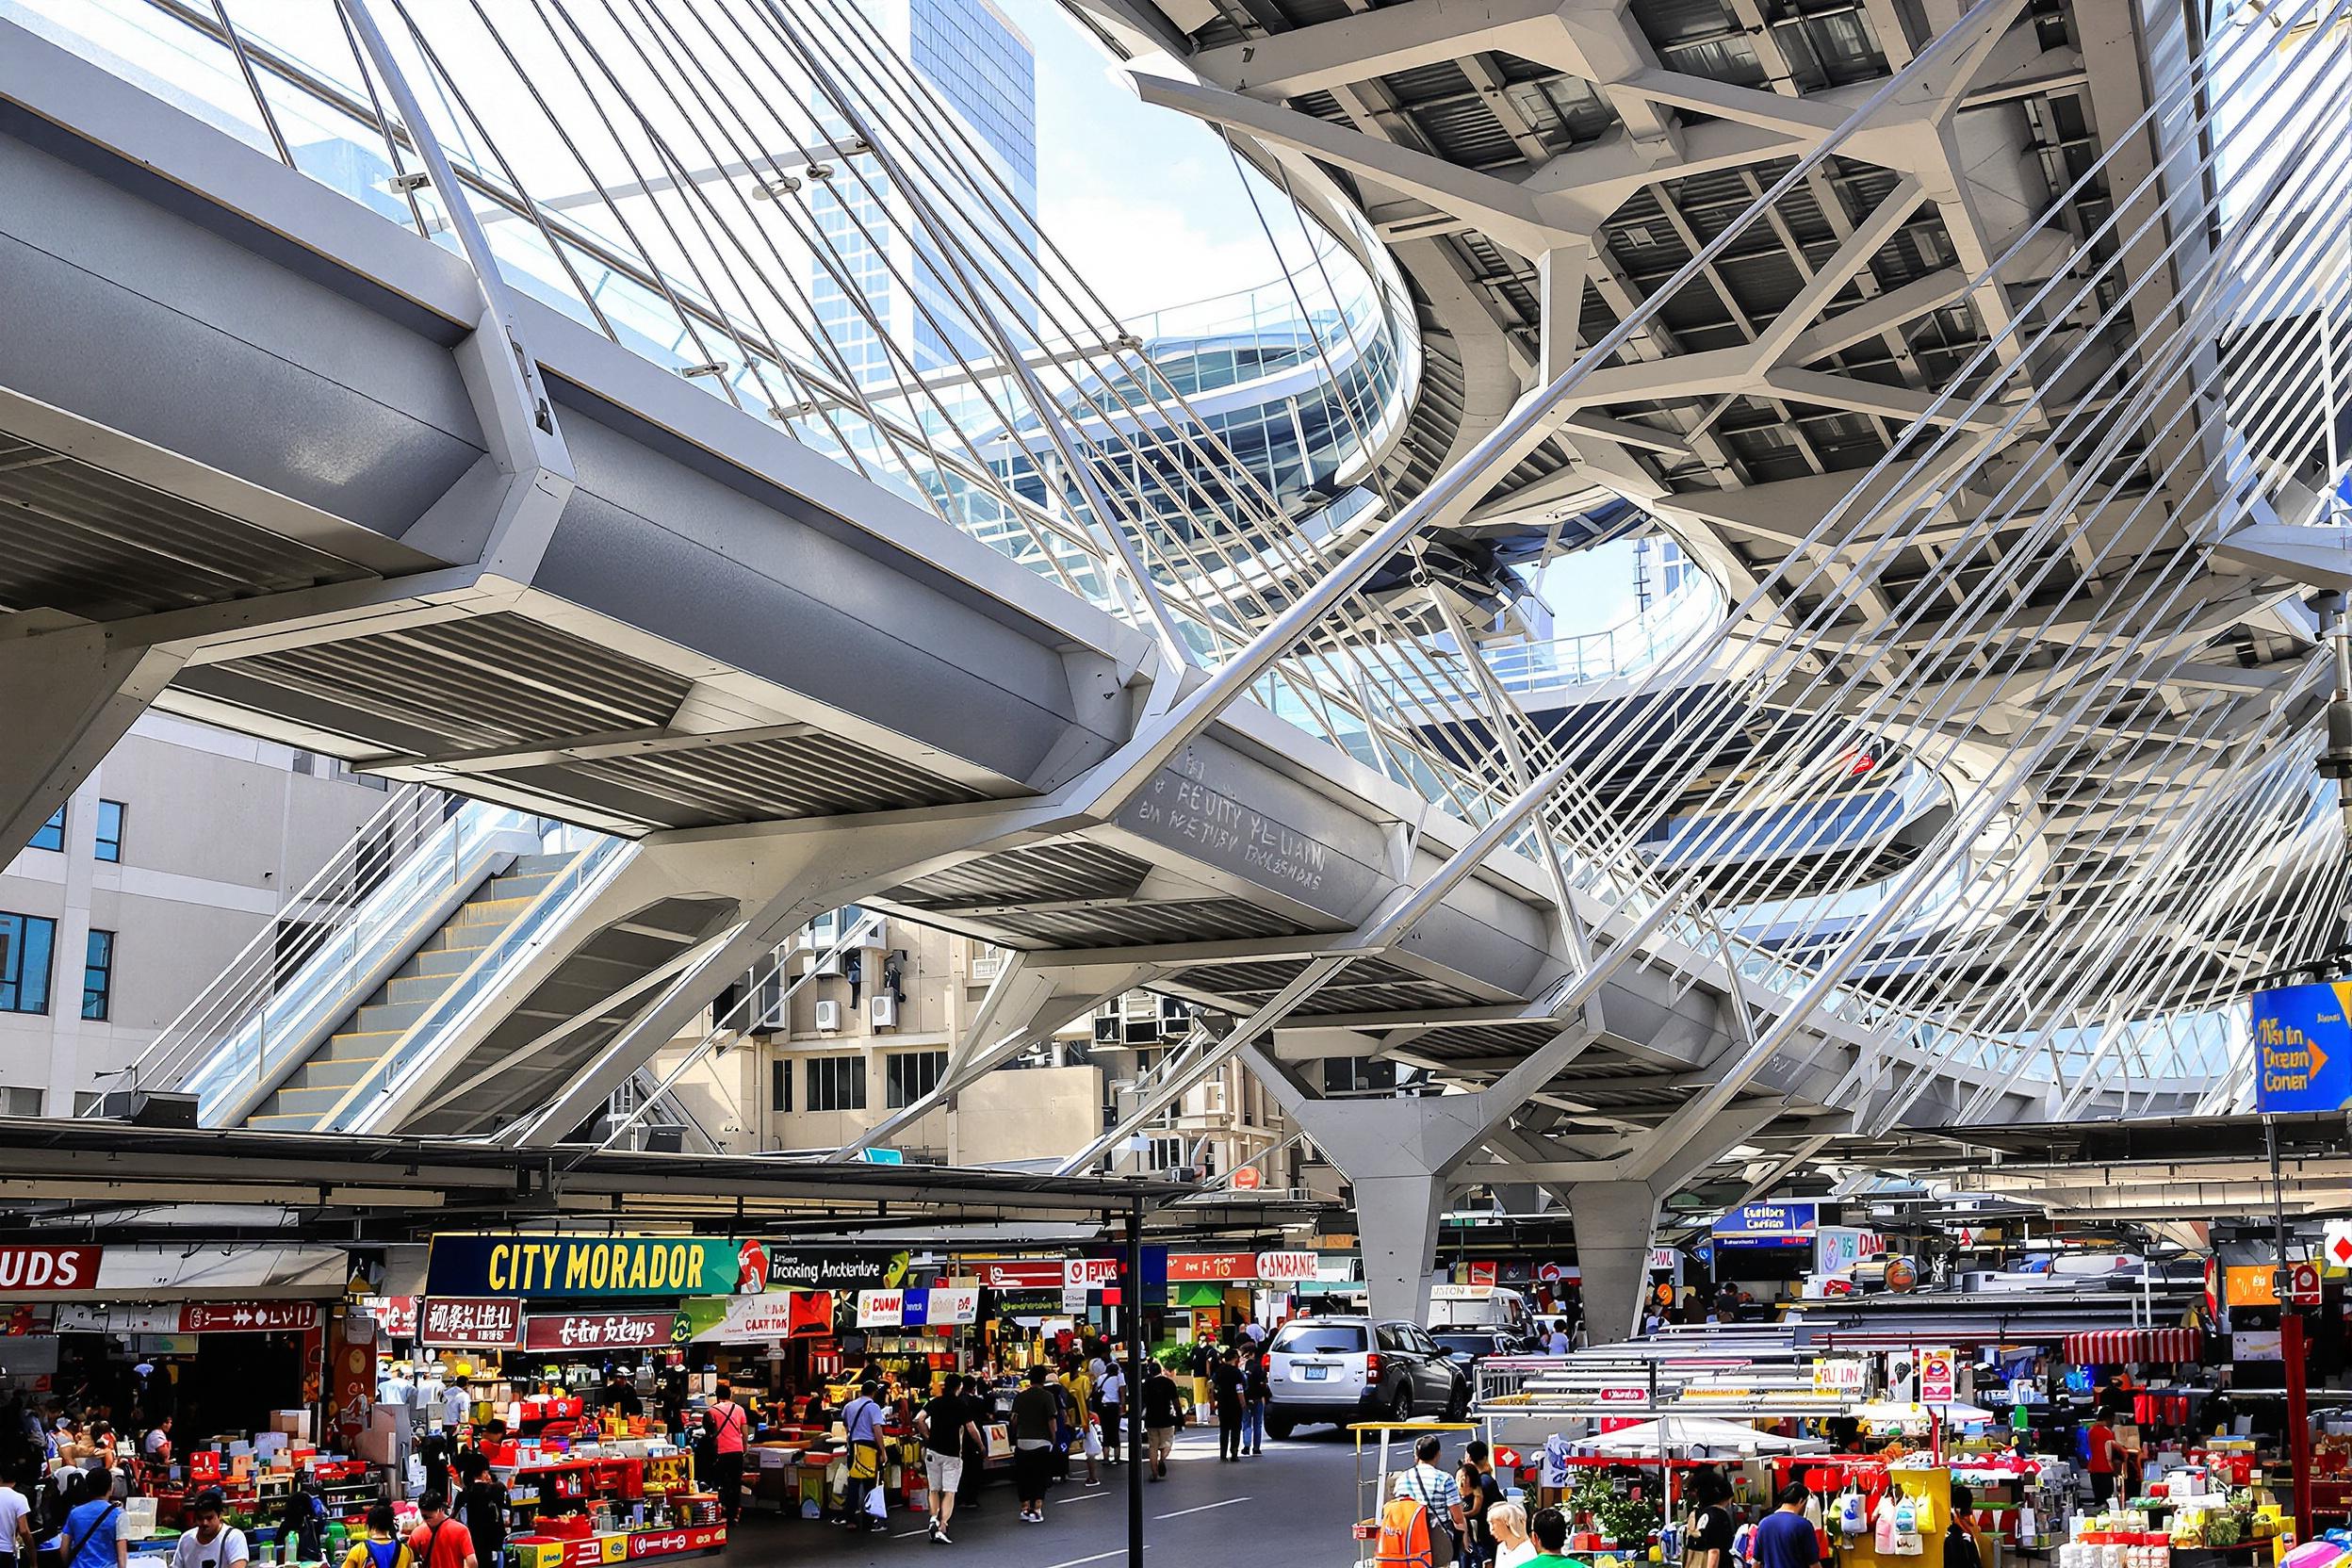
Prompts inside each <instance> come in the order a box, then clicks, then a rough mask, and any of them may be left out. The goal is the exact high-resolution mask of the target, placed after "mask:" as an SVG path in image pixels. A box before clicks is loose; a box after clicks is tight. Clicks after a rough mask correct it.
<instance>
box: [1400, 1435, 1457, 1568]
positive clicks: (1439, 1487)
mask: <svg viewBox="0 0 2352 1568" xmlns="http://www.w3.org/2000/svg"><path fill="white" fill-rule="evenodd" d="M1443 1447H1444V1445H1442V1444H1441V1443H1439V1442H1438V1440H1437V1434H1436V1433H1435V1432H1426V1433H1424V1434H1423V1435H1422V1437H1421V1440H1420V1441H1419V1442H1417V1443H1415V1444H1414V1445H1413V1468H1412V1469H1410V1470H1406V1471H1403V1472H1402V1473H1400V1474H1399V1475H1398V1476H1397V1481H1396V1485H1395V1487H1394V1488H1393V1489H1392V1491H1391V1492H1390V1495H1391V1496H1396V1497H1410V1498H1412V1499H1413V1501H1414V1502H1416V1503H1419V1504H1420V1505H1421V1509H1422V1511H1423V1512H1425V1513H1427V1514H1428V1515H1429V1557H1430V1560H1432V1561H1434V1562H1437V1563H1439V1564H1441V1565H1442V1564H1445V1563H1448V1562H1452V1561H1455V1560H1458V1559H1459V1558H1460V1556H1461V1547H1460V1545H1459V1544H1458V1543H1459V1542H1460V1541H1461V1540H1462V1534H1463V1529H1462V1489H1461V1488H1460V1487H1459V1486H1457V1485H1455V1484H1454V1478H1453V1477H1452V1476H1451V1475H1449V1474H1447V1473H1446V1471H1444V1470H1441V1469H1439V1468H1438V1463H1437V1458H1438V1454H1439V1452H1440V1451H1441V1449H1442V1448H1443Z"/></svg>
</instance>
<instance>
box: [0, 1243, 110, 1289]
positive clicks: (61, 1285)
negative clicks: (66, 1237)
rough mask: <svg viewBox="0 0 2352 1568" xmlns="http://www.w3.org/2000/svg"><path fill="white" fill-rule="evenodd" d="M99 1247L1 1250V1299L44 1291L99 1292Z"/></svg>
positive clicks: (11, 1248)
mask: <svg viewBox="0 0 2352 1568" xmlns="http://www.w3.org/2000/svg"><path fill="white" fill-rule="evenodd" d="M98 1254H99V1249H98V1248H95V1247H18V1246H14V1245H9V1246H5V1247H0V1296H16V1295H21V1294H26V1293H30V1292H33V1291H43V1290H95V1289H97V1288H98Z"/></svg>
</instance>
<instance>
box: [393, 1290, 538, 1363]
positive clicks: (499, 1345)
mask: <svg viewBox="0 0 2352 1568" xmlns="http://www.w3.org/2000/svg"><path fill="white" fill-rule="evenodd" d="M522 1342H523V1304H522V1302H520V1301H518V1300H516V1299H515V1298H514V1297H512V1296H428V1297H426V1298H425V1299H424V1303H423V1305H422V1306H420V1307H418V1308H417V1343H418V1344H419V1345H452V1346H471V1347H474V1348H481V1349H499V1350H512V1349H514V1348H515V1347H516V1346H518V1345H520V1344H522Z"/></svg>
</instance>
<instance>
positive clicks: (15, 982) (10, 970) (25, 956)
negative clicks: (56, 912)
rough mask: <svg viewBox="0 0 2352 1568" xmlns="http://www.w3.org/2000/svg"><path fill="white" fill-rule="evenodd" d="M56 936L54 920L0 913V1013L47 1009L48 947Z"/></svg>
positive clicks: (38, 916) (38, 1011)
mask: <svg viewBox="0 0 2352 1568" xmlns="http://www.w3.org/2000/svg"><path fill="white" fill-rule="evenodd" d="M56 940H57V922H56V921H53V920H46V919H43V918H42V917H41V916H40V915H8V914H0V1013H45V1012H47V1011H48V1010H49V949H50V947H51V945H52V944H53V943H55V942H56Z"/></svg>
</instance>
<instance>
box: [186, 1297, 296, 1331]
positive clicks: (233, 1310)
mask: <svg viewBox="0 0 2352 1568" xmlns="http://www.w3.org/2000/svg"><path fill="white" fill-rule="evenodd" d="M318 1326H319V1303H318V1302H316V1301H190V1302H188V1304H187V1305H186V1306H184V1307H182V1308H181V1309H180V1332H182V1333H184V1334H220V1333H245V1334H252V1333H278V1332H282V1331H286V1330H287V1329H315V1328H317V1327H318Z"/></svg>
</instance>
